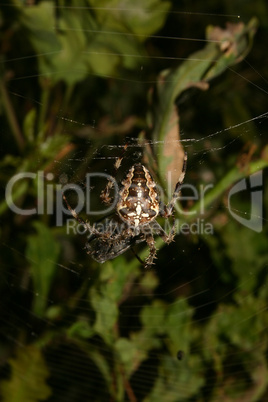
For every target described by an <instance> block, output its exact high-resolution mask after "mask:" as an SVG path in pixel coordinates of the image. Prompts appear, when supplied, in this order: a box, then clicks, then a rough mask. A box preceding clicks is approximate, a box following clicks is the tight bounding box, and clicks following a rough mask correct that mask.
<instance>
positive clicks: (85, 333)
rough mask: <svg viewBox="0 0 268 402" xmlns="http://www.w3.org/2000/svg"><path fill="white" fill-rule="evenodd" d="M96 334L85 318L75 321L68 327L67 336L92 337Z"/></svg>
mask: <svg viewBox="0 0 268 402" xmlns="http://www.w3.org/2000/svg"><path fill="white" fill-rule="evenodd" d="M94 334H95V332H94V330H93V328H92V327H91V326H90V325H89V322H88V321H86V320H85V319H83V320H79V321H77V322H75V323H74V324H73V325H71V326H70V328H68V329H67V336H68V337H70V338H84V339H88V338H91V337H92V336H93V335H94Z"/></svg>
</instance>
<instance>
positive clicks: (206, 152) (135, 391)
mask: <svg viewBox="0 0 268 402" xmlns="http://www.w3.org/2000/svg"><path fill="white" fill-rule="evenodd" d="M260 3H261V2H260ZM2 7H8V5H7V4H6V5H3V6H2ZM62 7H63V8H64V6H62ZM88 8H90V7H88ZM235 11H238V13H237V14H238V15H237V14H236V13H233V14H228V13H224V12H223V13H217V12H214V7H213V6H211V7H209V6H208V8H207V9H205V10H203V11H201V12H199V11H195V10H190V9H186V10H173V9H171V10H170V11H169V12H168V18H169V20H168V21H171V22H172V21H173V22H174V21H175V20H176V16H177V15H179V16H180V17H181V18H184V19H185V21H187V23H185V26H184V29H185V33H184V35H185V36H182V37H179V35H177V29H175V28H171V27H172V24H170V25H166V26H165V28H164V29H163V30H162V31H160V33H156V34H155V35H153V36H152V42H151V46H153V50H157V46H158V44H159V43H161V41H162V42H163V41H164V43H165V44H164V45H162V43H161V44H160V45H159V47H160V48H161V51H162V53H161V55H160V53H159V54H157V52H156V53H154V52H151V53H152V55H151V56H150V60H153V63H156V64H157V63H158V64H157V68H156V69H155V71H158V72H159V71H161V70H163V69H166V68H170V67H174V66H175V65H176V63H178V62H181V61H183V60H185V59H187V57H188V55H189V54H191V53H192V51H195V50H197V49H199V48H200V46H201V45H202V43H203V42H204V41H205V39H203V38H201V37H196V38H192V35H191V33H192V32H193V27H194V26H195V24H197V25H198V27H201V28H200V31H203V32H204V31H205V28H206V26H207V25H208V24H213V25H224V23H225V22H226V21H232V22H233V21H235V22H237V20H239V19H240V17H239V15H240V13H242V10H241V9H236V10H235ZM253 11H254V13H255V10H251V9H250V10H249V11H248V15H250V16H251V15H252V14H253ZM132 12H133V10H130V9H128V10H127V13H132ZM245 19H247V18H246V17H245ZM261 35H264V36H265V35H266V36H265V38H267V32H265V30H264V29H262V30H261V33H260V34H259V36H257V39H255V41H254V45H253V49H252V51H251V53H250V55H249V56H248V57H247V58H246V59H245V60H243V61H242V62H241V63H240V64H239V65H238V66H235V67H229V68H228V69H227V71H226V72H225V73H224V74H223V75H221V76H219V77H217V78H215V79H214V80H213V81H212V82H211V83H210V89H209V90H207V91H200V90H199V89H196V88H192V89H190V90H188V91H185V92H183V93H182V94H181V96H180V97H179V98H178V99H177V101H176V104H177V106H178V110H179V116H180V133H179V135H180V143H181V145H182V146H183V149H184V150H185V151H187V153H188V165H187V171H186V176H185V180H184V183H185V187H184V188H183V190H182V195H183V196H184V197H185V198H184V199H182V201H181V208H182V209H183V210H188V211H189V210H190V209H191V208H194V205H196V203H195V202H193V201H192V199H191V197H190V195H191V194H192V193H191V189H190V188H189V187H187V185H189V184H191V185H195V186H198V185H199V184H200V183H205V184H207V185H208V184H213V189H215V188H216V189H217V191H218V192H219V193H218V196H215V198H214V199H213V200H212V201H213V202H212V203H209V202H207V203H206V204H205V212H204V214H203V215H202V216H201V215H200V216H198V219H193V220H191V221H190V220H189V225H190V226H188V227H189V228H190V229H189V231H188V233H183V230H182V229H180V231H179V233H178V235H177V236H176V238H175V241H174V242H173V243H172V244H170V245H165V244H164V243H163V242H162V241H161V239H156V244H157V248H158V254H157V257H158V259H157V260H156V264H155V265H154V267H153V268H152V269H151V270H149V271H146V272H145V271H144V268H143V267H142V265H141V263H140V262H139V261H137V259H136V258H135V256H134V255H133V253H132V252H131V250H128V251H126V253H125V254H123V255H121V256H118V257H117V258H116V259H114V260H112V261H109V262H107V263H105V264H103V265H100V264H98V263H96V262H95V261H93V260H92V259H90V257H89V256H87V254H86V250H85V249H84V247H85V243H86V236H85V234H84V235H83V234H82V235H80V234H74V232H72V231H70V233H67V230H66V227H67V226H66V225H67V223H66V219H67V218H66V217H63V222H62V226H56V220H55V215H53V214H51V216H49V217H48V216H46V217H45V218H44V216H42V215H41V214H40V215H38V216H37V215H36V216H35V217H31V219H30V220H29V219H28V218H27V219H26V217H23V218H20V217H16V216H15V214H13V213H12V212H10V211H5V213H4V214H3V215H2V216H3V218H2V219H3V230H2V240H1V255H2V257H1V259H2V267H3V274H2V278H1V286H2V308H1V327H2V329H1V332H0V333H1V344H2V347H1V350H2V351H1V361H2V363H1V376H2V378H3V380H2V385H1V391H2V394H3V398H4V400H6V401H7V400H8V397H7V395H8V394H9V395H13V394H14V393H15V392H18V393H19V392H21V395H20V396H19V400H21V401H28V400H30V397H29V395H31V393H32V395H33V396H32V398H33V399H32V400H48V401H54V400H55V401H85V400H94V401H95V400H96V401H106V400H118V401H121V400H122V401H123V400H130V401H139V400H144V401H153V400H154V401H158V400H159V401H164V400H170V401H184V400H185V401H190V400H206V401H215V400H226V401H227V400H228V401H230V400H234V401H236V400H241V398H243V400H248V401H255V400H263V401H264V400H268V393H267V378H268V376H267V335H266V332H267V326H268V320H267V312H266V310H267V286H268V282H267V266H268V265H267V264H268V261H267V253H266V248H267V246H266V242H267V239H266V237H265V235H266V232H267V219H266V205H265V201H266V200H267V194H266V192H265V191H264V189H265V175H264V165H263V167H261V170H260V172H261V175H262V180H263V184H262V186H261V185H259V186H258V187H257V189H258V190H259V191H262V201H263V208H262V209H261V210H260V209H257V210H256V211H255V210H253V209H251V204H250V202H251V194H252V193H251V191H249V190H247V191H244V192H241V194H240V196H238V198H237V199H236V200H235V201H234V203H232V209H231V212H232V214H231V213H230V208H229V206H228V202H227V197H228V191H229V190H230V188H232V186H234V185H235V184H236V183H237V182H238V181H239V179H241V180H242V176H241V177H239V178H237V180H235V179H234V180H233V182H232V181H230V184H229V186H228V183H229V182H228V181H227V185H225V186H224V178H225V180H227V179H226V177H227V175H228V172H230V171H231V172H232V169H233V168H235V166H237V165H238V166H239V167H240V169H241V170H242V171H243V169H244V171H245V170H246V169H247V167H248V166H249V165H250V164H251V163H254V160H259V161H260V160H261V158H262V160H264V159H265V158H266V159H267V149H266V150H265V144H266V141H265V135H267V134H266V133H267V116H268V112H267V110H266V109H267V108H266V105H267V94H268V93H267V76H266V70H265V68H264V67H263V66H265V64H266V65H267V63H265V62H264V61H263V60H262V58H263V57H264V56H263V54H262V53H261V50H263V45H262V43H261V42H262V38H261ZM174 37H176V38H175V39H174ZM182 41H185V42H187V46H186V47H185V45H184V47H183V51H182V55H181V54H180V52H179V51H178V47H179V45H180V43H181V42H182ZM152 44H153V45H152ZM187 47H188V49H187ZM185 48H186V49H187V53H186V51H185ZM183 52H185V54H184V53H183ZM126 54H127V51H126ZM174 54H175V55H176V56H174ZM265 58H267V56H266V53H265ZM23 61H24V60H23V58H17V59H16V60H15V61H13V63H15V64H16V65H17V64H19V63H21V62H23ZM146 68H147V67H146V66H145V65H142V64H141V65H140V67H139V68H137V69H136V70H135V71H134V73H133V74H132V76H131V77H130V76H128V75H126V76H124V75H122V76H113V77H106V78H105V77H102V79H107V80H111V82H112V84H111V86H110V88H111V91H116V90H117V91H118V90H121V91H122V92H121V93H119V94H118V97H121V96H123V95H122V94H123V91H124V88H125V91H127V89H129V88H130V87H131V88H136V91H137V97H136V104H135V105H134V106H133V116H134V117H133V116H131V119H132V120H131V119H130V120H127V119H126V120H125V121H127V122H128V123H129V126H130V129H128V128H125V126H123V127H122V125H121V126H119V125H118V127H117V128H118V132H119V134H117V135H116V130H115V131H114V133H113V134H112V135H109V136H107V137H105V135H106V134H107V131H109V129H112V124H111V125H109V122H108V123H107V120H105V119H103V120H101V119H102V117H101V116H99V115H98V108H97V107H96V106H92V110H93V112H91V111H90V112H89V116H86V115H85V114H84V113H81V114H80V117H79V118H77V117H76V115H71V116H68V117H66V116H64V110H63V109H62V110H60V111H57V112H56V113H55V120H56V121H57V122H60V124H61V129H62V132H64V133H66V135H69V136H70V138H71V140H72V141H70V143H69V146H70V152H69V153H68V152H66V154H65V155H64V157H62V158H55V160H54V161H53V163H52V164H51V166H52V169H51V171H53V177H52V176H51V179H52V180H51V182H52V181H53V180H54V187H53V188H54V190H55V185H56V184H57V185H65V184H67V183H74V184H76V185H79V186H80V187H81V188H82V189H83V191H85V192H87V191H88V190H89V189H88V187H87V186H86V181H85V176H86V174H87V173H92V172H102V173H107V174H111V175H113V174H114V167H113V166H114V162H115V160H116V158H118V156H120V155H121V154H122V151H123V148H124V145H125V143H127V144H128V148H127V150H126V152H124V155H123V156H124V159H123V161H122V166H121V167H120V169H119V171H118V172H117V176H116V177H117V180H118V181H119V182H120V180H121V179H122V178H123V177H124V175H125V173H126V171H127V170H128V168H129V167H130V166H131V165H133V163H136V162H140V161H142V162H144V155H145V162H148V160H149V161H150V163H149V164H150V168H151V170H152V173H153V175H154V178H155V180H156V181H158V180H160V181H161V177H159V171H157V166H158V160H159V159H158V158H159V155H160V154H161V149H162V148H161V147H162V145H163V141H158V140H154V139H152V138H150V136H149V135H148V133H146V134H144V135H142V137H139V136H140V132H141V131H142V130H141V128H139V129H137V127H139V123H137V117H136V116H138V115H139V114H138V113H139V111H140V107H144V105H145V104H146V102H145V101H144V100H143V101H142V102H143V103H142V102H141V100H140V96H141V94H143V95H147V93H148V91H149V89H150V88H151V87H152V85H154V84H155V81H156V80H155V78H153V79H150V77H149V76H148V74H147V73H146ZM37 77H38V74H37ZM27 79H28V77H24V76H22V77H19V80H17V81H16V80H15V79H14V80H12V81H10V86H9V90H10V95H11V96H12V101H13V102H14V103H16V102H18V103H19V102H20V100H22V101H23V102H25V101H26V102H27V101H28V102H29V104H33V103H36V104H41V105H42V104H43V102H44V100H42V99H41V100H40V97H39V96H38V95H30V94H29V93H28V92H27V91H26V95H24V94H22V93H21V88H22V87H21V82H20V84H18V86H17V82H19V81H23V80H25V85H27ZM99 79H100V78H96V80H99ZM91 89H92V88H91ZM80 90H81V88H80ZM93 90H95V89H94V88H93ZM131 90H132V89H131ZM133 91H134V89H133ZM240 92H243V96H244V97H245V102H242V101H241V96H240V95H239V94H240ZM30 93H33V94H34V93H35V91H34V90H33V91H31V92H30ZM83 96H84V98H85V100H86V99H88V96H89V95H85V94H83ZM221 97H222V98H223V99H222V101H221V102H220V103H218V104H217V103H215V99H217V100H218V101H219V99H220V98H221ZM109 100H110V99H109V96H108V95H107V98H105V97H103V102H109ZM126 102H127V101H126ZM92 104H94V102H92ZM116 108H117V112H118V109H119V115H120V113H121V112H122V115H124V108H125V105H124V102H123V101H122V102H119V101H118V103H117V104H116V105H115V107H114V108H113V107H112V106H111V109H112V112H113V113H115V111H116V110H115V109H116ZM223 108H224V110H223ZM126 110H128V109H127V106H126ZM95 114H96V115H95ZM100 122H101V123H102V124H103V125H104V126H103V127H104V128H103V129H102V128H101V127H102V126H101V124H99V123H100ZM133 122H135V123H133ZM5 127H6V126H4V128H5ZM140 127H143V124H140ZM5 130H7V128H5ZM120 130H121V131H120ZM92 133H93V135H91V134H92ZM8 135H9V133H7V132H5V133H4V140H6V138H7V136H8ZM89 138H90V140H89ZM175 143H178V141H175ZM255 146H256V149H255V148H254V147H255ZM3 147H4V148H6V149H3V151H2V152H3V154H12V152H13V149H12V146H10V144H8V142H7V141H3ZM150 149H152V150H153V153H152V154H149V156H150V158H149V159H148V157H147V159H146V155H147V156H148V152H149V153H150ZM37 162H38V161H37ZM36 166H39V165H38V163H36ZM44 171H45V173H46V174H49V173H50V170H49V169H47V167H44ZM179 174H180V169H179V166H178V175H179ZM4 175H5V176H7V177H8V168H6V171H4ZM259 175H260V173H259ZM244 176H250V174H249V173H248V172H246V173H245V174H244ZM244 176H243V177H244ZM258 177H259V176H258ZM106 180H107V179H106V178H105V177H103V178H101V179H99V177H97V176H96V178H93V179H92V182H91V186H90V194H93V195H92V198H91V202H92V208H93V210H94V211H97V212H96V214H95V215H93V216H86V213H85V210H82V212H81V214H82V216H83V218H85V219H90V221H99V220H100V221H101V220H102V219H103V218H104V217H106V216H107V214H105V213H103V207H102V205H101V204H100V202H99V195H100V192H101V190H102V189H103V187H104V186H105V184H106ZM162 183H163V187H164V189H163V191H164V193H165V194H164V197H165V202H167V200H168V199H169V197H170V194H168V191H167V182H163V181H162ZM219 183H223V184H222V187H220V186H219ZM246 183H247V186H248V187H247V188H249V185H250V181H249V178H247V180H246ZM258 183H259V182H258ZM217 185H218V187H217ZM54 190H53V191H54ZM221 190H222V191H221ZM71 193H72V192H71V191H70V195H69V198H68V199H69V201H70V204H72V205H75V204H76V201H77V200H76V198H74V197H73V195H72V194H71ZM52 194H55V192H53V193H52ZM187 196H188V197H189V198H188V199H187ZM33 197H34V196H33V194H31V193H30V194H29V201H28V205H32V202H31V198H33ZM53 200H54V199H53ZM54 201H55V200H54ZM108 215H109V214H108ZM252 217H253V218H254V217H255V218H256V219H257V221H258V224H260V222H261V230H260V231H259V232H256V230H254V229H252V228H250V227H246V226H245V225H243V224H241V220H240V221H239V218H246V219H247V220H248V221H250V219H251V218H252ZM68 218H70V217H68ZM176 218H177V219H178V220H179V222H180V223H185V220H183V217H182V216H181V215H180V214H179V213H178V211H177V213H176ZM10 222H12V223H10ZM33 222H37V223H33ZM208 223H209V224H210V225H211V226H210V228H212V232H206V230H205V228H206V226H205V225H206V224H208ZM32 224H33V225H32ZM161 224H162V226H163V225H165V222H164V221H163V220H162V221H161ZM9 225H10V227H11V228H12V232H10V231H9V229H8V228H9ZM193 225H195V226H193ZM45 226H47V227H49V228H50V229H51V232H47V229H45V228H44V227H45ZM179 227H180V228H181V226H179ZM14 228H16V229H14ZM13 230H16V232H13ZM24 237H26V238H27V239H28V240H27V242H25V241H24V240H23V238H24ZM51 237H52V238H53V240H52V241H51ZM42 244H48V246H47V247H44V248H42ZM37 248H39V251H40V250H41V251H40V255H41V257H40V256H39V257H40V260H38V262H40V261H42V259H43V260H44V261H45V266H46V273H47V275H48V276H50V277H51V279H50V281H48V282H47V283H49V284H50V288H49V289H48V290H47V289H44V288H42V287H41V288H39V290H38V287H36V283H38V278H36V275H35V274H34V273H33V270H34V268H33V267H34V266H35V265H37V264H36V261H34V260H33V258H34V256H36V255H38V250H36V249H37ZM43 250H45V251H43ZM134 250H135V253H137V254H138V256H140V258H142V259H143V260H144V258H145V257H146V256H147V255H148V248H147V247H146V245H145V243H141V244H137V245H136V246H135V247H134ZM43 252H44V253H45V255H42V253H43ZM40 264H41V262H40ZM39 292H40V293H39ZM44 295H45V296H44ZM42 309H43V311H44V313H43V314H40V315H39V314H37V313H36V312H37V311H42ZM28 362H31V364H28ZM37 367H38V368H39V371H38V370H37V372H36V368H37ZM38 375H39V376H40V377H38ZM38 379H39V380H38ZM37 381H38V384H39V387H37V386H36V383H37Z"/></svg>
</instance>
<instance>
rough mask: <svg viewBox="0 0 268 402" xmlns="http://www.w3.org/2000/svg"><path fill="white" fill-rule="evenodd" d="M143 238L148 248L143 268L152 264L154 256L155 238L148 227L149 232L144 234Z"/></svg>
mask: <svg viewBox="0 0 268 402" xmlns="http://www.w3.org/2000/svg"><path fill="white" fill-rule="evenodd" d="M145 240H146V243H147V245H148V247H149V249H150V254H149V255H148V257H147V258H146V260H145V265H144V268H150V267H151V265H153V264H154V262H153V261H154V259H155V258H156V247H155V240H154V237H153V234H152V231H151V229H150V232H149V233H146V234H145Z"/></svg>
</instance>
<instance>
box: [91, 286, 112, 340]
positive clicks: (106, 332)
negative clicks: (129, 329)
mask: <svg viewBox="0 0 268 402" xmlns="http://www.w3.org/2000/svg"><path fill="white" fill-rule="evenodd" d="M89 294H90V301H91V304H92V307H93V308H94V310H95V313H96V319H95V323H94V325H93V329H94V331H95V332H97V333H98V334H99V335H100V336H101V337H102V338H103V339H104V341H105V342H106V343H107V344H112V342H113V340H114V326H115V323H116V321H117V318H118V308H117V305H116V303H115V302H114V301H113V300H111V299H109V298H107V297H105V296H102V295H101V294H99V293H98V292H97V290H96V289H94V288H92V289H90V292H89Z"/></svg>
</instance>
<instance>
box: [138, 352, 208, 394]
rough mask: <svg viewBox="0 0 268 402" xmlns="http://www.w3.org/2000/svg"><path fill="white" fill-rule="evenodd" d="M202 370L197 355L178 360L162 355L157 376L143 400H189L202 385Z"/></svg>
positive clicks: (203, 380)
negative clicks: (148, 393)
mask: <svg viewBox="0 0 268 402" xmlns="http://www.w3.org/2000/svg"><path fill="white" fill-rule="evenodd" d="M203 370H204V367H203V366H202V363H201V360H200V358H199V357H198V356H197V355H192V356H190V357H189V358H185V359H184V360H183V361H178V360H177V359H176V358H175V357H170V356H164V357H163V358H162V359H161V362H160V366H159V370H158V377H157V378H156V381H155V383H154V387H153V389H152V391H151V393H150V395H148V396H147V397H146V398H145V399H144V402H162V401H169V402H173V401H174V402H177V401H184V400H186V399H187V400H189V399H188V398H191V397H193V396H194V395H195V394H196V393H197V391H198V390H200V388H201V387H202V386H203V385H204V383H205V378H204V377H203V376H201V375H200V374H199V373H201V372H202V371H203Z"/></svg>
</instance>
